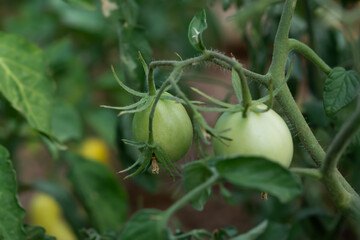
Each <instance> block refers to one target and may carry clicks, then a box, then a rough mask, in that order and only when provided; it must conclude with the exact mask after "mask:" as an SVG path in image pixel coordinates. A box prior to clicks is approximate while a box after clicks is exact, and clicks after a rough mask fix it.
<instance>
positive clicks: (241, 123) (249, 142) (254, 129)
mask: <svg viewBox="0 0 360 240" xmlns="http://www.w3.org/2000/svg"><path fill="white" fill-rule="evenodd" d="M264 107H265V108H266V106H264V105H262V107H261V108H262V109H264ZM214 129H215V130H220V131H225V130H227V131H225V132H224V133H223V136H225V137H228V138H230V139H231V141H225V142H221V141H219V140H217V139H214V143H213V146H214V152H215V155H226V156H229V155H234V154H243V155H255V156H263V157H265V158H268V159H269V160H272V161H274V162H277V163H280V164H282V165H283V166H285V167H289V166H290V163H291V160H292V156H293V141H292V137H291V133H290V131H289V129H288V127H287V125H286V123H285V122H284V120H283V119H282V118H281V117H280V116H279V115H278V114H277V113H276V112H274V111H273V110H269V111H267V112H265V113H258V112H254V111H251V110H249V112H248V114H247V116H246V117H244V116H243V112H235V113H224V114H222V115H221V116H220V118H219V119H218V120H217V122H216V124H215V127H214Z"/></svg>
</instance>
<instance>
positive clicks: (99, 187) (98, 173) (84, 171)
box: [66, 153, 128, 232]
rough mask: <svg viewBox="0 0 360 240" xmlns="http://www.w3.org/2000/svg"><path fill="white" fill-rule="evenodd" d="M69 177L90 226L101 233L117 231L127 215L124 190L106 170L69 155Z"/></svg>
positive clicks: (97, 164) (89, 161)
mask: <svg viewBox="0 0 360 240" xmlns="http://www.w3.org/2000/svg"><path fill="white" fill-rule="evenodd" d="M66 159H67V160H68V163H69V164H70V172H69V177H70V181H71V182H72V184H73V186H74V189H75V191H76V194H77V195H78V196H79V199H80V201H81V202H82V204H83V205H84V207H85V209H86V211H87V213H88V216H89V218H90V221H91V223H92V224H93V226H94V227H95V228H96V229H97V230H99V231H100V232H104V231H110V230H119V229H120V228H121V226H122V225H123V223H124V221H125V219H126V216H127V213H128V201H127V196H126V192H125V189H124V187H123V186H122V185H121V184H120V182H119V180H118V179H117V178H116V177H115V174H114V172H113V171H111V170H110V169H109V168H108V167H106V166H104V165H103V164H100V163H98V162H94V161H91V160H87V159H84V158H82V157H80V156H75V155H71V154H70V153H68V154H67V155H66Z"/></svg>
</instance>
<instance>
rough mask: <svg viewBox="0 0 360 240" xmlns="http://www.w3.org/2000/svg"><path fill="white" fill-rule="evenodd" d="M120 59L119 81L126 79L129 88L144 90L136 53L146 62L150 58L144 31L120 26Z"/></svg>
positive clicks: (141, 71) (143, 75)
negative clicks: (139, 53) (139, 52)
mask: <svg viewBox="0 0 360 240" xmlns="http://www.w3.org/2000/svg"><path fill="white" fill-rule="evenodd" d="M119 30H120V36H121V37H120V42H119V46H120V55H121V56H120V59H121V70H122V71H123V72H120V73H119V79H120V80H123V79H126V80H127V81H128V83H129V84H131V85H130V87H131V88H133V89H140V90H142V89H144V88H145V82H146V81H145V73H144V71H143V66H142V64H141V61H140V60H139V56H138V51H141V55H142V56H143V59H144V60H145V61H146V62H149V60H150V57H151V53H152V50H151V47H150V44H149V42H148V41H147V36H146V35H145V31H143V30H141V29H139V28H130V27H125V26H120V29H119Z"/></svg>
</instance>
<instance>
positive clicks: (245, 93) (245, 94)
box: [206, 51, 252, 116]
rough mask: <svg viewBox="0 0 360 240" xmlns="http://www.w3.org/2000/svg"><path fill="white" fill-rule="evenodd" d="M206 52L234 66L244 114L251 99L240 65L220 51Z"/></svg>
mask: <svg viewBox="0 0 360 240" xmlns="http://www.w3.org/2000/svg"><path fill="white" fill-rule="evenodd" d="M206 53H207V54H208V55H209V56H211V57H212V58H215V59H218V60H220V61H222V62H224V63H226V64H228V65H229V66H231V67H232V68H234V69H235V70H236V72H237V74H238V75H239V77H240V82H241V92H242V97H243V105H244V107H245V110H244V112H243V113H244V115H245V116H246V109H248V108H249V106H250V105H251V102H252V99H251V94H250V89H249V86H248V84H247V81H246V78H245V75H244V71H243V67H242V65H241V64H240V63H239V62H238V61H236V60H235V59H233V58H230V57H227V56H225V55H223V54H221V53H218V52H215V51H206Z"/></svg>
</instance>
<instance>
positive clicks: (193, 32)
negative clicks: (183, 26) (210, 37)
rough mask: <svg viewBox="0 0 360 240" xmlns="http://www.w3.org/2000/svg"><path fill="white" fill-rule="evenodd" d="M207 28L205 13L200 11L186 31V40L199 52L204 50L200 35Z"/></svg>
mask: <svg viewBox="0 0 360 240" xmlns="http://www.w3.org/2000/svg"><path fill="white" fill-rule="evenodd" d="M206 28H207V23H206V12H205V10H204V9H203V10H201V11H199V12H198V13H196V15H195V16H194V17H193V19H192V20H191V22H190V25H189V29H188V39H189V42H190V43H191V45H192V46H193V47H194V48H195V49H196V50H199V51H203V50H205V46H204V43H203V40H202V33H203V32H204V31H205V29H206Z"/></svg>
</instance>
